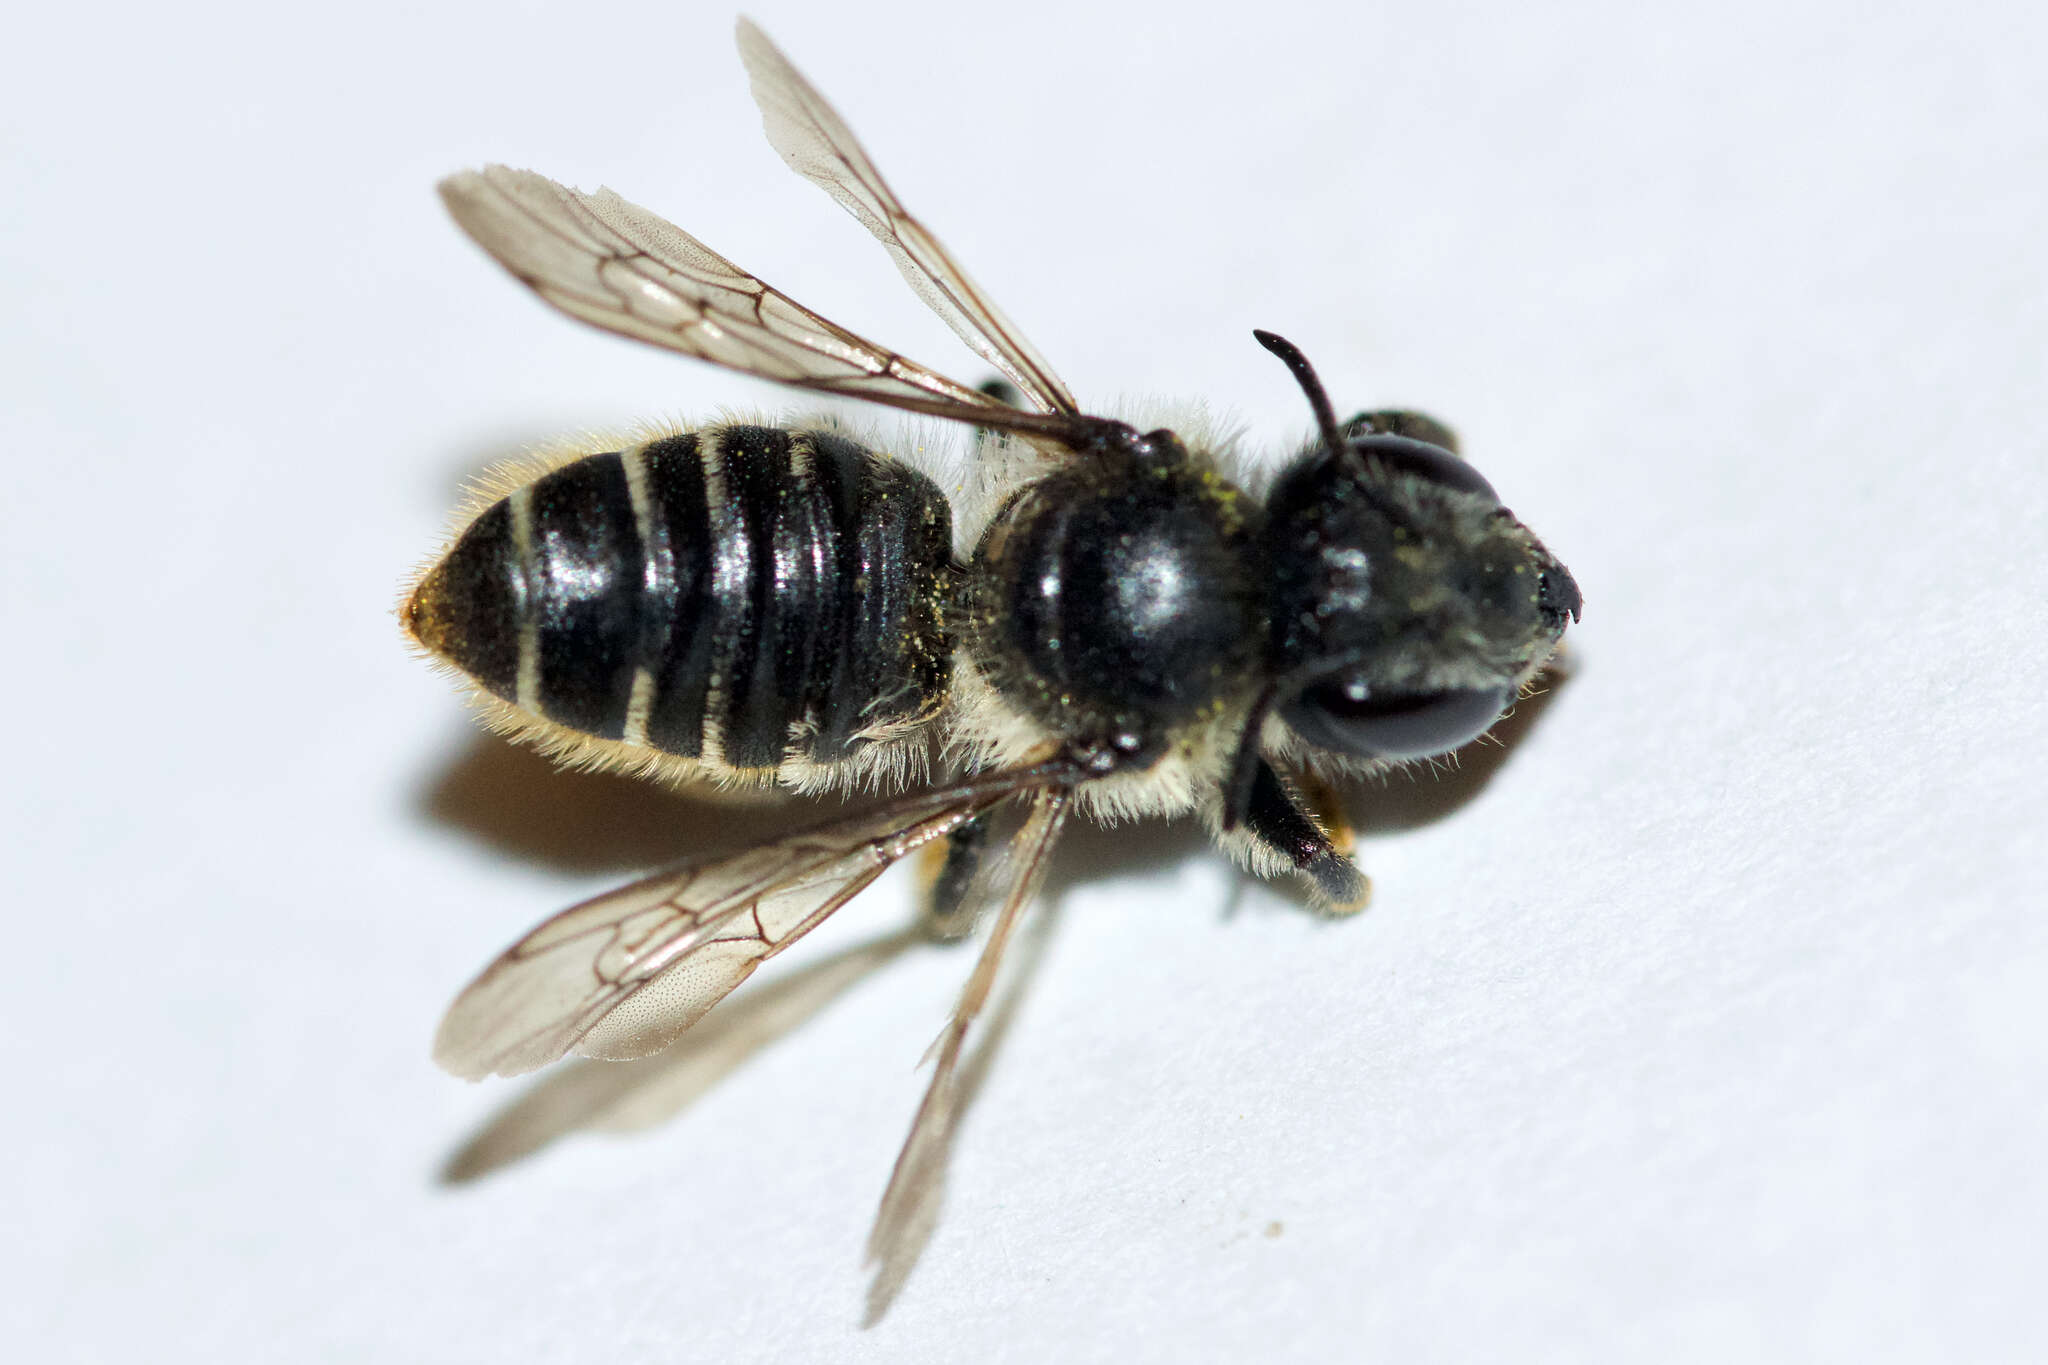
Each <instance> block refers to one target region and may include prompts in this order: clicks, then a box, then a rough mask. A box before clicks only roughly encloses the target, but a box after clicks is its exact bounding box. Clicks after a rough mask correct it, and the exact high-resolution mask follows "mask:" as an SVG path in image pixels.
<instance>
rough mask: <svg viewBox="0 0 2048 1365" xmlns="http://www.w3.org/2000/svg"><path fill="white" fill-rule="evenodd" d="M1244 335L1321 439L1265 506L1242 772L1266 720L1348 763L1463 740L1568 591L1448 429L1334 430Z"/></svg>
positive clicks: (1527, 657)
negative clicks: (1258, 672) (1258, 626)
mask: <svg viewBox="0 0 2048 1365" xmlns="http://www.w3.org/2000/svg"><path fill="white" fill-rule="evenodd" d="M1255 335H1257V337H1258V339H1259V341H1260V343H1261V344H1262V345H1264V346H1265V347H1266V348H1267V349H1268V350H1271V351H1273V352H1274V354H1276V355H1278V356H1280V357H1281V359H1283V360H1285V361H1286V362H1287V364H1288V366H1289V367H1290V368H1291V369H1293V371H1294V373H1295V377H1296V379H1297V380H1299V381H1300V383H1301V386H1302V389H1303V392H1305V393H1306V394H1307V395H1308V398H1309V403H1310V405H1311V406H1312V407H1313V408H1314V409H1315V412H1316V421H1317V426H1318V428H1319V439H1318V440H1317V441H1316V442H1315V443H1314V444H1312V445H1311V446H1310V447H1309V449H1307V450H1306V451H1304V452H1303V453H1302V454H1301V456H1300V457H1299V458H1297V459H1296V460H1295V461H1294V463H1293V464H1291V465H1290V466H1288V468H1287V469H1286V470H1284V471H1283V472H1282V473H1281V475H1280V477H1279V479H1278V480H1277V481H1276V482H1275V484H1274V487H1273V490H1272V493H1271V494H1270V496H1269V498H1268V500H1267V505H1266V514H1267V519H1266V541H1265V550H1266V563H1267V566H1268V570H1269V579H1268V586H1267V590H1266V592H1267V621H1268V628H1269V637H1268V641H1267V678H1268V685H1267V688H1266V691H1265V694H1264V695H1263V697H1262V699H1261V703H1260V705H1259V707H1258V709H1257V713H1256V714H1255V715H1254V716H1253V717H1252V719H1251V723H1250V726H1249V727H1248V729H1247V733H1246V736H1245V741H1244V748H1245V750H1246V752H1242V753H1240V756H1239V758H1240V763H1239V767H1240V770H1247V769H1248V768H1249V765H1250V762H1251V759H1252V757H1254V756H1255V751H1256V746H1257V742H1258V740H1257V731H1258V729H1259V728H1260V726H1262V724H1263V722H1264V719H1265V716H1266V714H1267V713H1268V712H1269V711H1270V712H1272V713H1274V714H1277V715H1279V717H1280V718H1281V719H1282V720H1284V721H1285V722H1286V723H1287V724H1288V725H1289V726H1290V727H1291V728H1292V729H1293V730H1294V731H1295V733H1296V734H1297V735H1299V736H1300V738H1301V739H1302V740H1303V741H1305V742H1306V743H1308V744H1310V745H1312V746H1314V747H1316V748H1319V749H1325V750H1329V751H1332V752H1335V753H1338V754H1342V755H1345V756H1347V757H1351V758H1358V759H1381V760H1391V761H1398V760H1402V759H1414V758H1425V757H1428V756H1430V755H1432V754H1439V753H1445V752H1448V751H1449V750H1452V749H1455V748H1458V747H1459V746H1460V745H1463V744H1466V743H1468V742H1470V741H1471V740H1474V739H1476V738H1478V737H1479V736H1480V735H1481V734H1484V733H1485V732H1486V730H1487V729H1488V728H1489V727H1490V726H1491V725H1492V724H1493V723H1494V722H1495V721H1496V720H1498V719H1499V718H1500V716H1501V714H1502V712H1504V711H1505V710H1506V709H1507V708H1508V706H1509V704H1510V703H1511V702H1513V700H1514V699H1515V696H1516V693H1517V691H1518V690H1519V688H1520V687H1521V685H1522V683H1523V682H1525V681H1526V680H1527V679H1528V678H1529V677H1530V676H1531V675H1532V674H1533V673H1535V671H1536V670H1537V669H1538V668H1540V667H1541V666H1542V664H1543V663H1544V661H1545V660H1547V659H1548V658H1549V657H1550V655H1551V653H1552V652H1553V651H1554V650H1555V649H1556V646H1557V641H1558V639H1559V637H1560V636H1562V635H1563V634H1564V630H1565V627H1566V625H1567V624H1568V623H1569V622H1570V621H1573V620H1576V619H1577V617H1578V614H1579V610H1580V606H1581V600H1580V597H1579V590H1578V586H1577V584H1575V583H1574V582H1573V581H1572V577H1571V574H1570V573H1568V572H1567V571H1566V570H1565V567H1564V566H1563V565H1562V564H1560V563H1559V562H1558V561H1557V560H1556V558H1555V557H1553V556H1552V555H1551V554H1550V552H1549V551H1548V550H1546V549H1545V548H1544V547H1543V545H1542V543H1541V542H1540V541H1538V540H1537V539H1536V537H1535V536H1534V535H1532V534H1531V533H1530V531H1529V529H1528V528H1527V527H1525V526H1524V525H1522V523H1521V522H1520V521H1519V520H1517V519H1516V518H1515V516H1514V514H1513V513H1511V512H1509V511H1508V510H1507V508H1506V507H1504V506H1502V505H1501V501H1500V496H1499V495H1498V494H1497V493H1496V492H1495V491H1494V488H1493V485H1492V484H1491V483H1489V482H1488V481H1487V480H1486V478H1485V477H1484V476H1483V475H1481V474H1480V473H1479V471H1478V470H1476V469H1474V468H1473V467H1472V466H1471V465H1469V464H1467V463H1466V462H1465V461H1464V460H1462V459H1460V458H1459V457H1458V455H1457V454H1456V453H1455V449H1454V447H1455V438H1453V437H1452V436H1451V434H1450V432H1449V431H1448V430H1447V429H1446V428H1444V427H1442V426H1441V425H1439V424H1438V423H1436V422H1434V421H1431V420H1430V419H1428V418H1425V417H1419V416H1416V415H1414V414H1408V413H1366V414H1361V415H1360V416H1358V417H1355V418H1353V419H1352V420H1351V421H1349V422H1346V423H1343V424H1341V425H1340V424H1339V423H1338V422H1337V421H1336V419H1335V417H1334V415H1333V413H1332V411H1331V408H1330V403H1329V399H1328V398H1327V397H1326V396H1325V395H1324V393H1323V390H1322V386H1321V384H1320V383H1319V382H1318V381H1317V380H1316V377H1315V372H1314V371H1313V370H1312V369H1310V367H1309V364H1308V361H1307V360H1306V359H1305V358H1304V357H1302V355H1301V353H1300V352H1299V351H1297V350H1296V349H1295V348H1294V347H1293V346H1292V345H1291V344H1289V343H1288V342H1286V341H1284V340H1282V339H1281V338H1279V337H1276V336H1273V335H1272V334H1270V333H1266V332H1260V333H1256V334H1255ZM1242 785H1243V783H1242V782H1241V781H1237V782H1233V788H1234V789H1235V788H1237V787H1241V786H1242Z"/></svg>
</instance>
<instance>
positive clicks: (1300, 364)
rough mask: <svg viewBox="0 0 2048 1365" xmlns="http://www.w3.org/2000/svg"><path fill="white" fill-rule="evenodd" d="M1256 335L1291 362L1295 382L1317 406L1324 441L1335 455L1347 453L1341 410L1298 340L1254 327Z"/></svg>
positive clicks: (1260, 341) (1253, 332)
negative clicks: (1335, 406) (1332, 401)
mask: <svg viewBox="0 0 2048 1365" xmlns="http://www.w3.org/2000/svg"><path fill="white" fill-rule="evenodd" d="M1252 336H1253V337H1254V338H1256V339H1257V341H1258V343H1259V345H1261V346H1263V347H1265V348H1266V349H1267V350H1269V351H1271V352H1272V353H1273V354H1274V355H1277V356H1279V357H1280V358H1281V359H1282V360H1284V361H1286V362H1287V368H1288V369H1290V370H1292V371H1294V382H1295V383H1297V384H1299V385H1301V391H1302V393H1304V394H1306V395H1307V396H1308V405H1309V407H1311V408H1313V409H1314V410H1315V414H1316V425H1317V426H1318V427H1321V428H1322V431H1323V444H1324V445H1326V446H1328V447H1329V448H1330V453H1331V454H1332V455H1338V454H1341V453H1343V450H1344V432H1343V431H1342V430H1341V429H1340V428H1339V427H1338V426H1337V413H1336V411H1335V410H1334V409H1333V408H1331V406H1330V395H1328V394H1327V393H1324V392H1323V381H1322V380H1320V379H1318V378H1316V371H1315V367H1314V366H1313V365H1310V364H1309V363H1308V357H1307V356H1305V355H1303V354H1302V353H1301V351H1300V350H1299V349H1298V348H1297V347H1296V346H1295V344H1294V343H1293V342H1291V341H1289V340H1288V339H1287V338H1286V337H1283V336H1278V335H1276V334H1274V333H1272V332H1262V331H1260V330H1259V329H1258V328H1256V327H1254V328H1253V329H1252Z"/></svg>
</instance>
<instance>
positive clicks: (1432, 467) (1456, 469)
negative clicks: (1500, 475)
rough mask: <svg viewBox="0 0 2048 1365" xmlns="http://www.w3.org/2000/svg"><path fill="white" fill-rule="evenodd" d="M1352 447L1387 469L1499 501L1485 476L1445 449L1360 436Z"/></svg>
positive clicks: (1404, 440)
mask: <svg viewBox="0 0 2048 1365" xmlns="http://www.w3.org/2000/svg"><path fill="white" fill-rule="evenodd" d="M1349 446H1350V449H1351V451H1352V452H1353V453H1354V454H1356V455H1359V456H1361V457H1363V458H1365V459H1369V460H1377V461H1379V463H1380V464H1382V465H1384V466H1385V467H1386V468H1388V469H1395V470H1399V471H1400V472H1401V473H1403V474H1413V475H1414V476H1415V477H1416V478H1418V479H1427V480H1429V481H1430V482H1431V483H1435V484H1441V485H1443V486H1444V487H1445V488H1454V489H1456V490H1457V491H1458V492H1460V493H1477V494H1478V495H1479V496H1481V497H1483V498H1491V499H1492V500H1493V501H1495V502H1499V501H1500V494H1498V493H1496V492H1494V491H1493V485H1492V484H1490V483H1488V482H1487V481H1486V478H1485V476H1484V475H1482V474H1481V473H1480V472H1479V471H1478V470H1476V469H1474V468H1473V467H1472V466H1471V465H1469V464H1466V463H1465V462H1464V461H1463V460H1461V459H1459V458H1458V457H1457V456H1455V455H1453V454H1451V452H1450V451H1448V450H1445V449H1444V448H1443V447H1442V446H1433V445H1431V444H1429V442H1427V441H1415V440H1410V439H1409V438H1408V437H1406V436H1360V437H1356V438H1354V439H1353V440H1352V441H1350V442H1349Z"/></svg>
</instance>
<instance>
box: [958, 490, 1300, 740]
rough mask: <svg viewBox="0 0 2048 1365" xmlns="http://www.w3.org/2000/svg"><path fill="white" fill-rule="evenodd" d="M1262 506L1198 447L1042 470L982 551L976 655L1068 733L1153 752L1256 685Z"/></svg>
mask: <svg viewBox="0 0 2048 1365" xmlns="http://www.w3.org/2000/svg"><path fill="white" fill-rule="evenodd" d="M1257 517H1258V509H1257V507H1256V505H1255V504H1254V503H1253V502H1252V501H1251V500H1250V499H1249V498H1247V497H1246V496H1245V495H1244V494H1243V493H1241V492H1240V491H1239V490H1237V489H1236V488H1234V487H1232V486H1231V485H1229V484H1228V483H1225V482H1224V481H1223V480H1221V479H1219V478H1217V477H1215V476H1214V475H1213V474H1212V473H1209V472H1207V471H1205V470H1201V469H1198V468H1196V467H1194V466H1192V465H1191V464H1189V463H1188V462H1186V461H1182V460H1173V461H1170V462H1157V463H1154V462H1147V463H1145V464H1141V465H1124V464H1122V463H1121V462H1117V463H1116V464H1113V465H1110V466H1109V467H1106V468H1105V467H1103V466H1101V465H1095V466H1090V467H1087V468H1083V469H1079V470H1073V471H1067V472H1062V473H1060V474H1056V475H1054V476H1052V477H1050V478H1047V479H1044V480H1041V481H1040V482H1038V483H1035V484H1032V485H1030V486H1029V487H1027V488H1025V489H1024V490H1022V491H1021V492H1019V493H1018V494H1017V495H1015V496H1014V497H1013V498H1012V499H1011V500H1010V502H1009V503H1008V504H1006V505H1005V506H1004V507H1003V508H1002V509H1001V510H1000V511H999V512H998V513H997V514H996V516H995V518H994V520H993V521H992V522H991V523H990V526H989V529H988V531H987V533H986V534H985V535H984V536H983V537H982V541H981V544H980V546H979V547H978V548H977V550H976V551H975V556H974V564H973V571H972V586H971V589H970V592H969V594H968V601H969V612H968V615H969V621H968V625H967V629H966V631H965V632H964V634H965V637H966V643H967V646H968V648H969V649H970V650H971V651H972V654H973V658H974V661H975V664H976V667H977V668H978V669H979V670H980V671H981V673H982V674H983V676H985V677H986V678H987V680H988V682H989V684H990V685H991V686H992V687H993V688H995V690H996V691H997V692H998V693H1000V694H1001V695H1002V696H1003V698H1004V700H1005V701H1006V702H1008V703H1009V705H1011V706H1012V707H1014V708H1016V709H1017V710H1018V711H1019V712H1021V713H1022V714H1023V715H1025V716H1027V717H1029V718H1030V719H1031V720H1033V721H1035V722H1036V723H1037V724H1039V725H1042V726H1043V727H1045V728H1046V729H1047V730H1048V731H1049V732H1051V734H1052V735H1054V736H1056V737H1057V738H1059V739H1060V740H1062V741H1063V742H1065V743H1066V744H1068V745H1070V746H1072V747H1074V748H1077V749H1081V750H1092V751H1094V752H1096V753H1097V754H1100V755H1103V756H1104V757H1105V758H1110V757H1111V756H1113V758H1114V761H1115V762H1116V763H1117V764H1119V765H1123V766H1137V765H1142V764H1145V763H1149V762H1150V761H1152V760H1153V759H1155V758H1157V757H1158V756H1159V755H1160V754H1161V753H1162V752H1163V751H1164V750H1165V749H1166V747H1167V746H1168V745H1169V744H1171V743H1172V742H1173V740H1174V738H1175V736H1176V733H1177V732H1180V731H1183V730H1185V729H1187V728H1188V727H1190V726H1191V725H1194V724H1197V723H1200V722H1202V721H1205V720H1207V719H1211V718H1213V717H1214V715H1215V714H1216V713H1217V712H1218V710H1219V709H1220V708H1222V707H1224V706H1225V705H1227V704H1229V703H1230V702H1231V701H1232V700H1233V699H1235V698H1237V697H1238V696H1239V695H1240V694H1241V693H1243V692H1244V691H1245V690H1246V686H1247V679H1248V675H1249V673H1250V672H1251V670H1252V669H1253V668H1255V666H1256V664H1257V661H1258V647H1259V642H1260V640H1261V638H1262V636H1263V633H1264V629H1265V627H1264V617H1263V605H1262V593H1261V590H1260V589H1259V587H1258V585H1257V583H1256V581H1255V580H1256V577H1257V574H1256V570H1255V567H1254V566H1255V560H1256V544H1257V541H1256V535H1257V527H1256V524H1255V523H1256V520H1257Z"/></svg>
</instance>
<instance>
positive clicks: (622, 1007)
mask: <svg viewBox="0 0 2048 1365" xmlns="http://www.w3.org/2000/svg"><path fill="white" fill-rule="evenodd" d="M1063 776H1064V775H1063V774H1056V773H1053V772H1052V771H1051V770H1050V769H1049V768H1048V767H1047V766H1046V765H1041V766H1039V767H1037V768H1026V769H1018V770H1015V771H1012V772H1009V773H999V774H995V775H993V776H989V777H984V778H980V779H977V780H974V781H970V782H964V783H961V784H958V785H956V786H954V787H950V788H945V789H941V790H938V791H930V792H922V793H919V794H917V795H915V796H911V797H907V798H905V799H903V800H900V801H896V802H892V803H890V804H889V805H886V806H884V807H882V808H880V809H879V810H875V811H872V812H869V813H866V814H863V815H858V816H854V817H852V818H850V819H845V820H840V821H836V822H834V823H831V824H826V825H822V826H819V827H817V828H814V829H810V830H806V831H803V832H800V833H797V834H792V835H789V836H788V837H786V838H783V839H778V840H776V841H775V842H773V843H770V844H764V845H761V846H760V847H757V848H752V849H748V850H746V851H745V852H741V853H736V854H732V855H730V856H728V857H724V858H715V859H712V860H710V861H708V862H690V863H684V864H682V865H680V866H677V867H674V868H670V869H669V870H667V871H665V872H658V873H656V874H655V875H653V876H651V877H647V878H644V879H642V880H640V881H637V882H634V883H632V884H631V885H628V886H623V887H620V888H619V889H618V890H616V891H610V892H606V893H605V894H604V895H601V896H597V897H595V898H593V899H591V900H587V901H584V902H583V903H582V904H580V905H577V906H573V907H571V908H570V909H568V910H564V911H563V912H562V913H561V914H559V915H556V916H555V917H554V918H552V919H549V920H547V921H545V922H544V923H542V924H541V925H540V926H539V927H538V928H536V929H534V930H533V932H531V933H529V934H528V935H526V937H524V938H522V939H521V940H519V942H517V943H515V944H513V945H512V946H511V947H510V948H508V949H506V950H505V952H504V953H503V954H502V955H501V956H500V957H499V958H498V959H497V961H495V962H493V963H491V965H490V966H488V967H486V968H485V969H484V970H483V973H482V974H481V975H479V976H478V977H477V979H476V980H475V981H472V982H471V983H470V984H469V985H468V987H466V988H465V989H464V990H463V992H462V994H461V995H459V996H457V997H456V999H455V1003H454V1004H453V1005H451V1006H450V1007H449V1009H448V1014H447V1016H446V1017H445V1018H443V1019H442V1021H441V1028H440V1031H439V1032H438V1033H437V1034H436V1035H435V1038H434V1060H435V1061H437V1062H439V1063H440V1064H441V1065H442V1066H443V1067H445V1068H446V1069H448V1070H449V1071H452V1072H454V1073H455V1074H456V1075H458V1076H462V1077H465V1078H467V1079H470V1080H480V1079H482V1078H483V1077H485V1076H489V1075H494V1074H495V1075H500V1076H516V1075H519V1074H520V1073H522V1072H527V1071H532V1070H534V1069H535V1068H537V1067H541V1066H545V1065H547V1064H548V1063H549V1062H552V1061H554V1060H555V1059H557V1058H559V1057H561V1056H563V1055H564V1054H566V1053H569V1052H575V1053H577V1054H579V1055H581V1056H585V1057H598V1058H604V1059H608V1060H625V1059H629V1058H633V1057H644V1056H647V1055H649V1054H650V1053H654V1052H658V1051H660V1050H661V1049H662V1048H664V1047H666V1046H668V1045H669V1044H670V1043H671V1042H673V1041H675V1039H676V1038H677V1036H678V1035H680V1034H681V1033H682V1031H683V1030H684V1029H686V1028H688V1027H689V1026H690V1025H691V1024H693V1023H695V1022H696V1021H697V1020H698V1019H699V1018H700V1017H701V1016H702V1015H703V1014H704V1012H705V1011H706V1010H708V1009H710V1008H711V1007H712V1006H713V1005H715V1004H717V1003H718V1002H719V1001H720V1000H722V999H724V998H725V996H726V995H727V994H728V993H729V992H730V991H731V990H732V989H733V988H734V987H736V986H738V985H739V984H740V983H741V982H742V981H745V980H746V979H747V977H748V976H750V975H752V974H753V971H754V969H755V968H756V967H758V966H760V965H761V964H762V963H763V962H765V961H767V960H768V959H769V958H771V957H773V956H775V954H777V953H779V952H781V951H782V950H783V949H784V948H787V947H788V946H789V945H790V944H792V943H794V942H796V941H797V940H798V939H800V938H802V937H803V936H804V935H805V934H806V933H808V932H810V931H811V930H812V929H813V928H815V927H816V926H817V925H819V924H820V923H822V922H823V921H824V919H825V918H826V916H828V915H830V914H831V913H832V912H833V911H834V910H837V909H838V908H839V907H840V906H842V905H844V904H845V903H846V902H847V901H849V900H851V899H852V898H853V897H854V895H855V894H856V893H858V892H859V891H860V890H861V889H862V888H864V887H865V886H867V885H868V883H870V882H872V881H873V880H874V879H875V878H876V877H879V876H880V875H881V874H882V873H883V871H885V870H886V869H887V868H888V867H889V866H890V865H891V864H892V863H894V862H895V861H896V860H897V859H899V858H901V857H903V856H904V855H905V854H907V853H910V852H911V851H912V850H914V849H917V848H919V847H921V846H923V845H924V844H927V843H929V842H931V841H932V840H934V839H938V838H942V837H944V836H945V835H947V834H949V833H951V832H952V831H953V830H954V829H956V828H957V827H959V826H960V825H962V824H964V823H965V822H966V821H968V820H970V819H972V818H973V817H974V816H975V815H976V814H978V813H979V812H981V811H983V810H986V809H988V808H989V807H990V806H992V805H995V804H996V803H997V802H1000V801H1002V800H1004V799H1005V798H1007V797H1009V796H1011V795H1014V794H1015V793H1017V792H1019V791H1023V790H1027V789H1029V788H1031V787H1034V786H1042V785H1045V784H1047V783H1048V782H1057V781H1061V780H1063Z"/></svg>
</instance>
